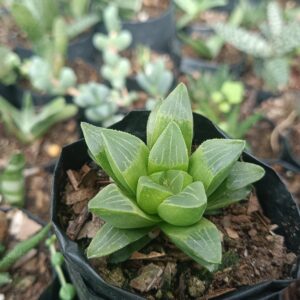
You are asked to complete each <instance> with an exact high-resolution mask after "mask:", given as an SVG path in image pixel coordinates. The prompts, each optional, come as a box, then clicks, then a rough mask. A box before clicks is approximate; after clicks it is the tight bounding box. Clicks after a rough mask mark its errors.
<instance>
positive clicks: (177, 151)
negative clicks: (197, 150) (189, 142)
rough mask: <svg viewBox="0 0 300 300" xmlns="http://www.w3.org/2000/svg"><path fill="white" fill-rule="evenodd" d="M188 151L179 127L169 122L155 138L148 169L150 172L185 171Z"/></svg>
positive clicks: (187, 162)
mask: <svg viewBox="0 0 300 300" xmlns="http://www.w3.org/2000/svg"><path fill="white" fill-rule="evenodd" d="M188 165H189V157H188V151H187V148H186V144H185V141H184V138H183V136H182V133H181V131H180V128H179V127H178V125H177V124H176V123H175V122H171V123H170V124H169V125H168V126H167V128H166V129H165V130H164V131H163V132H162V134H161V135H160V137H159V138H158V139H157V140H156V142H155V144H154V146H153V148H152V149H151V151H150V154H149V160H148V170H149V172H150V173H154V172H159V171H166V170H170V169H172V170H182V171H187V169H188Z"/></svg>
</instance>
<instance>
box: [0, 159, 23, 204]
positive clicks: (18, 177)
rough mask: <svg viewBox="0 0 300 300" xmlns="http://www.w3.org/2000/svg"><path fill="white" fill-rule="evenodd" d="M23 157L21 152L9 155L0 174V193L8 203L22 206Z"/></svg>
mask: <svg viewBox="0 0 300 300" xmlns="http://www.w3.org/2000/svg"><path fill="white" fill-rule="evenodd" d="M24 167H25V158H24V155H23V154H22V153H15V154H13V155H12V156H11V158H10V160H9V162H8V164H7V166H6V168H5V169H4V171H3V172H2V174H0V195H1V196H2V197H3V199H4V201H5V202H6V203H8V204H10V205H14V206H19V207H22V206H23V205H24V199H25V179H24V174H23V172H24Z"/></svg>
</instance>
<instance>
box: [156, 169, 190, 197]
mask: <svg viewBox="0 0 300 300" xmlns="http://www.w3.org/2000/svg"><path fill="white" fill-rule="evenodd" d="M150 178H151V179H152V180H153V181H154V182H156V183H157V184H160V185H163V186H165V187H167V188H169V189H170V190H171V191H172V193H173V194H175V195H176V194H178V193H180V192H181V191H182V190H183V189H184V188H185V187H187V186H188V185H189V184H190V183H192V182H193V177H192V176H191V175H189V174H188V173H187V172H184V171H180V170H168V171H164V172H157V173H153V174H151V175H150Z"/></svg>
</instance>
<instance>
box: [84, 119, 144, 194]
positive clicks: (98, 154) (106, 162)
mask: <svg viewBox="0 0 300 300" xmlns="http://www.w3.org/2000/svg"><path fill="white" fill-rule="evenodd" d="M81 127H82V131H83V135H84V138H85V141H86V143H87V146H88V148H89V150H90V152H91V153H92V155H93V158H95V159H96V163H98V164H99V165H100V166H101V167H102V169H103V170H104V171H105V172H106V173H107V174H108V175H109V176H110V177H112V178H113V179H114V181H116V182H117V183H118V184H119V185H120V186H122V187H123V188H124V189H125V190H126V191H127V192H129V193H130V194H132V195H135V193H136V186H137V182H138V179H139V178H140V177H141V176H143V175H146V174H147V161H148V155H149V150H148V148H147V146H146V145H145V144H144V143H143V142H142V141H141V140H140V139H139V138H137V137H135V136H133V135H131V134H129V133H126V132H121V131H117V130H113V129H106V128H101V127H96V126H93V125H90V124H88V123H81Z"/></svg>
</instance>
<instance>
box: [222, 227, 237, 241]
mask: <svg viewBox="0 0 300 300" xmlns="http://www.w3.org/2000/svg"><path fill="white" fill-rule="evenodd" d="M225 230H226V233H227V234H228V236H229V237H230V238H231V239H234V240H237V239H239V238H240V237H239V235H238V233H237V232H236V231H235V230H234V229H232V228H230V227H229V228H225Z"/></svg>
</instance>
